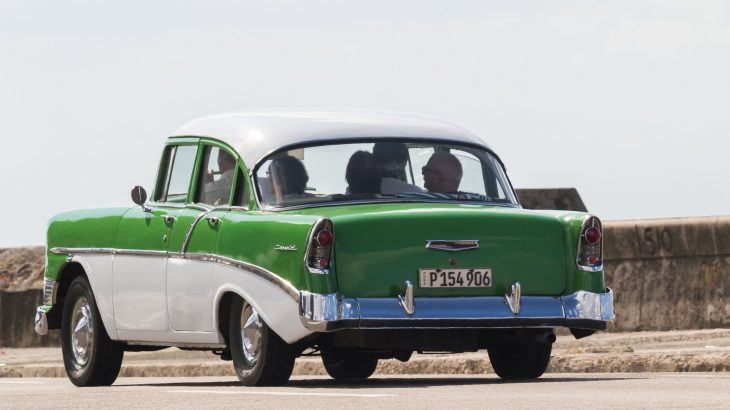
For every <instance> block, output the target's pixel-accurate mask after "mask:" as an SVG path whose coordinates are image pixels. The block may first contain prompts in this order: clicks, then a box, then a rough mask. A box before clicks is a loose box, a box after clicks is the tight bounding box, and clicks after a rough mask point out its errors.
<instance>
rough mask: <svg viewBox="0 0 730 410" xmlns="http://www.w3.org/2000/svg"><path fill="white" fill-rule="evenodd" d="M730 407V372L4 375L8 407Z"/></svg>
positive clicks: (0, 400) (1, 388)
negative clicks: (285, 379)
mask: <svg viewBox="0 0 730 410" xmlns="http://www.w3.org/2000/svg"><path fill="white" fill-rule="evenodd" d="M546 407H549V408H578V407H581V408H591V409H597V408H631V409H634V408H652V409H654V408H662V409H664V408H683V409H687V408H712V409H727V408H730V374H729V373H639V374H635V373H632V374H628V373H626V374H616V373H610V374H551V375H545V376H543V377H542V378H541V379H539V380H537V381H531V382H510V383H508V382H503V381H500V380H499V379H498V378H496V377H495V376H474V377H469V376H455V377H446V376H415V377H404V376H394V377H385V376H380V377H375V378H373V379H369V380H367V381H364V382H358V383H338V382H335V381H333V380H331V379H328V378H324V377H315V376H297V377H294V378H292V380H291V381H290V382H289V384H288V385H286V386H284V387H262V388H250V387H242V386H240V385H238V383H237V381H235V380H234V379H232V378H230V377H227V378H224V377H197V378H183V377H176V378H151V377H145V378H135V377H130V378H120V379H118V380H117V382H116V383H115V384H114V385H113V386H111V387H97V388H77V387H74V386H73V385H72V384H71V383H70V382H69V381H68V380H67V379H62V378H54V379H51V378H17V379H0V408H2V409H28V408H49V409H50V408H53V409H63V408H69V409H83V408H124V409H137V408H144V409H149V408H157V409H183V408H195V409H201V408H267V409H289V408H320V409H321V408H336V409H363V408H378V409H385V408H396V409H399V410H401V409H422V408H434V409H469V408H474V409H477V408H478V409H484V408H509V409H519V408H546Z"/></svg>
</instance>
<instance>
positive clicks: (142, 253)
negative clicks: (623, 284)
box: [35, 111, 614, 386]
mask: <svg viewBox="0 0 730 410" xmlns="http://www.w3.org/2000/svg"><path fill="white" fill-rule="evenodd" d="M155 181H156V182H155V186H154V189H153V190H152V194H151V197H150V198H149V200H147V199H148V198H147V193H146V191H145V190H144V189H143V188H141V187H139V186H137V187H134V188H133V190H132V195H131V196H132V199H133V202H134V203H135V204H136V205H135V206H132V207H125V208H108V209H93V210H85V211H75V212H68V213H63V214H60V215H57V216H55V217H54V218H52V220H51V221H50V225H49V228H48V248H47V263H46V271H45V289H44V305H43V306H40V307H39V308H38V310H37V312H36V318H35V326H36V331H37V332H38V333H39V334H41V335H43V334H46V333H47V331H48V329H59V328H60V330H61V340H62V351H63V359H64V364H65V368H66V371H67V374H68V377H69V378H70V379H71V381H72V382H73V383H74V384H76V385H78V386H93V385H109V384H111V383H113V382H114V380H115V379H116V377H117V374H118V373H119V369H120V366H121V363H122V357H123V354H124V352H125V351H141V350H154V349H162V348H165V347H169V346H177V347H179V348H182V349H197V350H211V351H213V352H214V353H216V354H219V355H220V356H221V358H222V359H224V360H232V361H233V366H234V369H235V371H236V374H237V375H238V378H239V380H240V382H241V383H242V384H244V385H279V384H284V383H286V382H287V380H288V379H289V377H290V375H291V372H292V368H293V365H294V360H295V359H296V358H297V357H299V356H301V355H303V354H307V355H316V354H319V355H321V358H322V361H323V364H324V367H325V368H326V370H327V372H328V373H329V374H330V375H331V376H332V377H333V378H335V379H353V378H367V377H369V376H370V375H371V374H372V373H373V372H374V370H375V368H376V365H377V363H378V360H380V359H397V360H401V361H407V360H409V358H410V357H411V355H412V353H413V352H465V351H477V350H479V349H486V350H487V352H488V354H489V359H490V361H491V363H492V366H493V368H494V370H495V372H496V373H497V374H498V375H499V376H500V377H502V378H505V379H516V378H536V377H539V376H540V375H542V373H543V372H544V371H545V369H546V367H547V365H548V362H549V360H550V353H551V348H552V343H553V342H554V340H555V333H554V331H555V329H556V328H561V327H563V328H568V329H570V331H571V332H572V333H573V335H574V336H575V337H576V338H580V337H584V336H588V335H590V334H592V333H593V332H595V331H596V330H603V329H605V328H606V326H607V323H608V322H609V321H611V320H613V318H614V312H613V294H612V292H611V290H610V289H608V288H606V286H605V284H604V273H603V255H602V230H601V222H600V221H599V219H598V218H597V217H595V216H593V215H590V214H586V213H580V212H571V211H535V210H526V209H523V208H522V207H521V206H520V204H519V202H518V200H517V198H516V196H515V193H514V190H513V188H512V186H511V185H510V182H509V179H508V178H507V175H506V173H505V168H504V165H503V164H502V162H501V160H500V159H499V157H498V156H497V155H496V154H495V153H494V152H493V151H492V150H491V149H490V148H489V147H488V146H487V144H486V143H485V142H484V141H482V140H481V139H480V138H479V137H477V136H475V135H474V134H472V133H470V132H469V131H466V130H465V129H463V128H460V127H458V126H455V125H452V124H450V123H447V122H443V121H440V120H437V119H434V118H431V117H425V116H418V115H411V114H396V113H386V112H370V111H364V112H350V111H346V112H332V111H287V112H269V111H258V112H240V113H232V114H222V115H216V116H210V117H206V118H202V119H199V120H196V121H192V122H190V123H188V124H186V125H184V126H182V127H181V128H179V129H178V130H177V131H175V132H174V133H173V134H172V136H171V137H169V138H168V139H167V142H166V144H165V146H164V150H163V152H162V158H161V161H160V165H159V170H158V174H157V178H156V180H155Z"/></svg>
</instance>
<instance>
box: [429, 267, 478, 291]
mask: <svg viewBox="0 0 730 410" xmlns="http://www.w3.org/2000/svg"><path fill="white" fill-rule="evenodd" d="M418 276H419V278H418V283H419V286H420V287H422V288H489V287H492V270H491V269H490V268H465V269H429V268H424V269H419V270H418Z"/></svg>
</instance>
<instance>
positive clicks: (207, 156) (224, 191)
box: [195, 145, 236, 206]
mask: <svg viewBox="0 0 730 410" xmlns="http://www.w3.org/2000/svg"><path fill="white" fill-rule="evenodd" d="M235 170H236V159H235V158H234V157H233V156H232V155H231V154H229V153H228V152H226V151H224V150H222V149H220V148H218V147H214V146H210V145H207V146H206V147H205V149H204V152H203V168H202V169H201V174H200V178H199V181H200V182H199V185H198V197H197V200H196V201H195V202H198V203H203V204H207V205H212V206H216V205H228V203H229V201H230V198H231V189H232V188H233V175H234V172H235Z"/></svg>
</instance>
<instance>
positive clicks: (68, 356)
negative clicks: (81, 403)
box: [61, 277, 124, 387]
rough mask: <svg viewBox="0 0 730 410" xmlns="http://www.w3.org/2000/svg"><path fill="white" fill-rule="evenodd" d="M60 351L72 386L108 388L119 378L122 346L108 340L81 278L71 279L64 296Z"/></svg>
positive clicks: (92, 298) (91, 297) (90, 296)
mask: <svg viewBox="0 0 730 410" xmlns="http://www.w3.org/2000/svg"><path fill="white" fill-rule="evenodd" d="M61 351H62V353H63V364H64V367H65V368H66V374H67V375H68V378H69V379H70V380H71V383H73V384H75V385H76V386H80V387H84V386H109V385H111V384H112V383H114V380H116V379H117V375H119V369H120V368H121V366H122V358H123V357H124V345H123V344H122V343H119V342H116V341H114V340H111V339H109V336H108V335H107V332H106V328H104V324H103V323H102V321H101V316H100V314H99V309H97V307H96V300H95V299H94V294H93V293H92V291H91V286H90V285H89V281H88V280H87V279H86V278H85V277H78V278H76V279H74V280H73V282H71V285H69V288H68V292H67V293H66V301H65V302H64V305H63V314H62V319H61Z"/></svg>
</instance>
